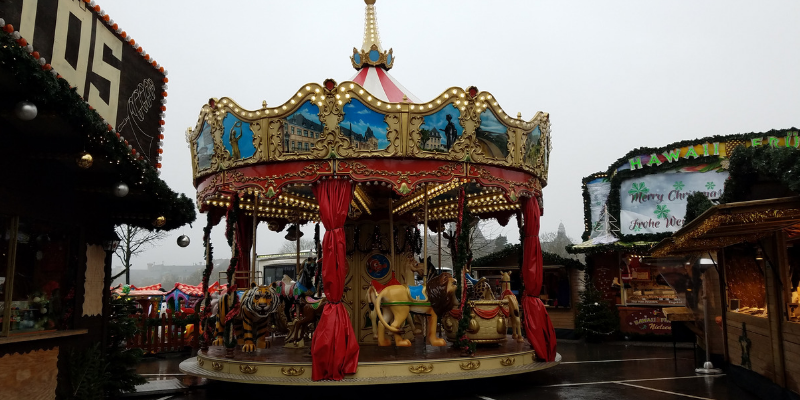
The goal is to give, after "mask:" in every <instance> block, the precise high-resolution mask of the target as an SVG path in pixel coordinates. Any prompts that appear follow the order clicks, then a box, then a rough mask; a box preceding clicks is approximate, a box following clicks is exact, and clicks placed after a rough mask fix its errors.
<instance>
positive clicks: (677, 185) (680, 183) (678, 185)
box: [672, 181, 686, 190]
mask: <svg viewBox="0 0 800 400" xmlns="http://www.w3.org/2000/svg"><path fill="white" fill-rule="evenodd" d="M685 186H686V185H684V184H683V181H677V182H675V184H674V185H672V187H674V188H675V190H683V188H684V187H685Z"/></svg>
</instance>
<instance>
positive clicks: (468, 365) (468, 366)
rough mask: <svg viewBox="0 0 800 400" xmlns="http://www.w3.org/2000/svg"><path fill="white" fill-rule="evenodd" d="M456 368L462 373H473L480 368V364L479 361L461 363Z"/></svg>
mask: <svg viewBox="0 0 800 400" xmlns="http://www.w3.org/2000/svg"><path fill="white" fill-rule="evenodd" d="M458 366H459V367H461V369H463V370H464V371H473V370H476V369H478V368H480V367H481V362H480V361H479V360H475V361H468V362H462V363H461V364H458Z"/></svg>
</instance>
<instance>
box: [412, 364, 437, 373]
mask: <svg viewBox="0 0 800 400" xmlns="http://www.w3.org/2000/svg"><path fill="white" fill-rule="evenodd" d="M408 370H409V371H410V372H411V373H412V374H428V373H430V372H431V371H433V364H419V365H412V366H410V367H408Z"/></svg>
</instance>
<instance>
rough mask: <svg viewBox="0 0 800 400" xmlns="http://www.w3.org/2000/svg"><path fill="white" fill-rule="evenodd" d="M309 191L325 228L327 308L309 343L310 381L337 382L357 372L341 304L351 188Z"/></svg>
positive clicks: (335, 183) (332, 183)
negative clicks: (345, 229)
mask: <svg viewBox="0 0 800 400" xmlns="http://www.w3.org/2000/svg"><path fill="white" fill-rule="evenodd" d="M313 190H314V197H316V198H317V202H319V216H320V219H321V220H322V225H323V226H324V227H325V236H324V237H323V239H322V257H323V260H322V276H323V284H324V287H325V296H326V297H327V299H328V304H327V305H326V306H325V311H323V312H322V318H321V319H320V321H319V326H317V329H316V330H315V331H314V336H313V338H312V339H311V360H312V366H313V368H312V370H313V374H312V378H313V379H314V380H315V381H318V380H321V379H332V380H337V381H338V380H342V379H343V378H344V375H345V374H354V373H355V372H356V369H358V350H359V349H358V339H357V338H356V335H355V332H353V326H352V325H351V324H350V317H349V315H348V314H347V310H346V309H345V307H344V304H342V303H341V301H342V294H343V293H344V280H345V277H346V276H347V259H346V254H345V252H346V251H347V243H346V236H345V232H344V222H345V220H346V219H347V210H348V208H349V207H350V200H351V199H352V197H353V184H352V183H351V182H349V181H344V180H337V179H334V180H327V181H322V182H321V183H319V184H318V185H316V186H314V189H313Z"/></svg>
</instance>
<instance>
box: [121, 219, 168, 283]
mask: <svg viewBox="0 0 800 400" xmlns="http://www.w3.org/2000/svg"><path fill="white" fill-rule="evenodd" d="M115 230H116V232H117V236H118V237H119V238H120V241H119V246H117V250H116V251H115V252H114V254H115V255H116V256H117V258H118V259H119V260H120V261H121V262H122V271H120V272H119V273H118V274H116V275H114V276H113V277H111V281H112V282H113V281H114V279H117V278H119V277H120V276H121V275H122V274H125V284H127V285H130V283H131V272H130V271H131V267H132V266H133V264H131V259H132V258H133V257H134V256H136V255H138V254H140V253H141V252H143V251H144V250H146V249H147V248H149V247H152V246H155V245H156V243H157V242H159V241H161V240H163V239H165V238H166V237H167V232H165V231H149V230H147V229H145V228H140V227H138V226H130V225H118V226H117V227H116V228H115Z"/></svg>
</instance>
